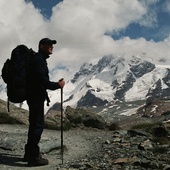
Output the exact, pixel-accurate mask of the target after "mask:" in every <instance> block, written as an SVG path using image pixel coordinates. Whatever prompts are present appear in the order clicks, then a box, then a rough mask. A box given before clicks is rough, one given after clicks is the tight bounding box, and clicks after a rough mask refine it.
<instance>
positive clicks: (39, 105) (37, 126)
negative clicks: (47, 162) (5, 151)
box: [25, 99, 44, 158]
mask: <svg viewBox="0 0 170 170" xmlns="http://www.w3.org/2000/svg"><path fill="white" fill-rule="evenodd" d="M27 104H28V107H29V129H28V140H27V144H26V145H25V154H27V155H28V156H29V157H31V158H35V157H38V156H39V152H40V151H39V146H38V143H39V141H40V139H41V135H42V132H43V129H44V101H39V100H34V99H33V100H27Z"/></svg>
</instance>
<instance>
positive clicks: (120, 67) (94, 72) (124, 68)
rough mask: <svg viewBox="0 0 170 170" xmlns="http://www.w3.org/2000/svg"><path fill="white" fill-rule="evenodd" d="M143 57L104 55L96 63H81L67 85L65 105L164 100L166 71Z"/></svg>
mask: <svg viewBox="0 0 170 170" xmlns="http://www.w3.org/2000/svg"><path fill="white" fill-rule="evenodd" d="M163 64H164V63H159V65H157V64H155V63H154V62H153V61H152V60H149V59H148V60H145V59H143V56H132V57H126V56H119V57H114V56H104V57H102V58H101V59H100V60H99V61H98V63H97V64H94V65H93V64H91V63H89V64H88V63H86V64H83V65H82V66H81V68H80V70H79V72H77V73H75V74H74V76H73V78H72V79H71V80H70V81H69V82H68V83H67V85H66V87H71V88H70V91H67V92H66V93H65V99H66V100H65V105H71V106H74V107H82V106H83V107H92V106H104V105H105V104H106V103H109V102H118V101H123V102H124V101H126V102H127V101H135V100H145V99H146V97H148V96H149V97H164V98H165V97H168V96H169V95H170V91H169V88H170V84H169V82H168V80H169V78H170V77H169V76H170V69H169V68H168V67H169V66H168V67H165V66H164V65H163Z"/></svg>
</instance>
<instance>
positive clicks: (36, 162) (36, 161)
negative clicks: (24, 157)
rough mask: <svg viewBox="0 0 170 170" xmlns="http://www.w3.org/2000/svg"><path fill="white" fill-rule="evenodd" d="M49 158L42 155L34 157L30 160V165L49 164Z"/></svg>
mask: <svg viewBox="0 0 170 170" xmlns="http://www.w3.org/2000/svg"><path fill="white" fill-rule="evenodd" d="M48 163H49V162H48V159H44V158H42V157H38V158H33V159H29V160H28V166H44V165H48Z"/></svg>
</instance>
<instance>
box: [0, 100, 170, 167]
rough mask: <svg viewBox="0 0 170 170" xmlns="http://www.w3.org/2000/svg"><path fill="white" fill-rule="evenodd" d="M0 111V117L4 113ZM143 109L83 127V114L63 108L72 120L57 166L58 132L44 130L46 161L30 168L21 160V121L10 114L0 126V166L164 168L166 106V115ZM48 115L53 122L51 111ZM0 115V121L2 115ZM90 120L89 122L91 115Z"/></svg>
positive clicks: (169, 148)
mask: <svg viewBox="0 0 170 170" xmlns="http://www.w3.org/2000/svg"><path fill="white" fill-rule="evenodd" d="M159 104H160V102H158V103H157V105H158V106H159ZM2 105H3V104H2V103H1V106H2ZM155 105H156V103H151V104H150V105H148V106H147V108H146V110H147V111H148V113H149V109H151V108H152V107H155ZM161 105H163V104H162V103H161ZM161 105H160V106H161ZM4 108H5V106H4V107H3V109H4ZM162 108H163V106H162ZM3 109H1V111H3V112H1V113H0V116H1V115H3V114H2V113H4V112H5V111H4V110H3ZM143 109H144V107H143V106H142V107H141V108H140V109H139V110H138V114H134V115H132V116H125V117H124V118H122V120H120V121H119V122H113V123H112V124H110V125H109V128H108V125H107V126H105V128H98V127H100V125H102V126H103V124H100V123H101V122H100V123H99V124H97V125H98V127H92V126H91V127H88V126H85V125H86V124H83V122H84V121H85V120H86V121H87V120H89V119H85V117H86V116H87V115H88V114H87V113H86V112H83V113H82V110H75V111H74V110H73V109H71V108H70V109H68V110H67V112H68V113H66V115H65V117H67V119H68V120H69V121H70V120H72V121H71V122H72V123H71V127H70V129H69V130H65V131H64V155H63V156H64V157H63V158H64V162H63V164H62V160H61V153H60V150H61V141H60V131H59V130H48V129H45V131H44V133H43V136H42V140H41V142H40V147H41V151H42V153H43V156H44V157H46V158H48V159H49V162H50V164H49V165H47V166H44V167H36V168H35V167H33V168H30V167H27V164H26V163H25V162H22V157H23V154H24V150H23V147H24V144H25V142H26V138H27V128H28V124H27V122H25V124H22V125H21V124H18V122H16V121H11V122H10V121H9V120H10V119H11V117H8V122H10V123H12V124H9V123H8V124H0V169H5V170H7V169H13V170H20V169H22V170H23V169H39V170H40V169H49V170H54V169H58V170H86V169H89V170H90V169H91V170H104V169H105V170H114V169H115V170H119V169H121V170H127V169H129V170H130V169H134V170H135V169H136V170H138V169H142V170H145V169H146V170H150V169H151V170H152V169H155V170H160V169H162V170H168V169H170V161H169V160H170V143H169V141H170V140H169V139H170V122H169V119H170V115H169V113H168V110H169V109H167V110H166V112H164V111H163V109H161V110H162V112H164V113H166V114H164V115H163V116H162V114H161V115H159V114H155V115H152V116H150V115H148V116H147V114H146V115H145V116H143V115H144V114H141V113H142V112H143ZM14 110H15V108H14ZM151 110H153V109H151ZM159 111H160V110H159ZM17 112H18V113H15V115H16V116H15V117H21V115H27V113H23V111H22V113H21V112H19V110H18V111H17ZM5 113H6V112H5ZM75 113H76V114H75ZM143 113H144V112H143ZM145 113H147V112H145ZM51 114H53V116H52V120H53V121H54V119H55V117H56V116H57V115H55V114H54V113H51ZM17 115H18V116H17ZM75 115H77V116H75ZM80 115H81V116H82V115H84V118H82V119H80ZM85 115H86V116H85ZM3 116H4V115H3ZM3 116H2V117H1V119H0V120H4V119H5V118H7V117H5V118H4V117H3ZM87 117H89V115H88V116H87ZM92 118H94V117H93V116H92ZM12 120H14V119H12ZM15 120H16V119H15ZM22 120H26V119H25V118H24V119H22ZM73 120H74V121H73ZM90 120H93V121H92V122H94V120H96V119H90ZM99 120H100V119H99ZM73 122H74V123H73ZM80 122H81V123H80ZM2 123H3V122H2ZM5 123H6V122H5ZM19 123H20V121H19ZM92 124H93V123H92Z"/></svg>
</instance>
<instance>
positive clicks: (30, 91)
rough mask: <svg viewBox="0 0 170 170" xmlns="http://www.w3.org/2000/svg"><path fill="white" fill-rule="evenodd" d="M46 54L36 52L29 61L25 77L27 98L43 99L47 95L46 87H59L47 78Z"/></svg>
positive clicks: (50, 88)
mask: <svg viewBox="0 0 170 170" xmlns="http://www.w3.org/2000/svg"><path fill="white" fill-rule="evenodd" d="M47 58H49V56H48V55H44V54H42V53H40V52H39V53H36V54H35V55H34V56H33V57H32V58H31V59H30V62H29V67H28V76H27V77H28V79H27V85H26V88H27V100H29V99H30V100H32V99H35V100H45V99H47V97H48V94H47V89H49V90H55V89H58V88H60V85H59V84H58V83H57V82H51V81H50V80H49V71H48V67H47V62H46V59H47Z"/></svg>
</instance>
